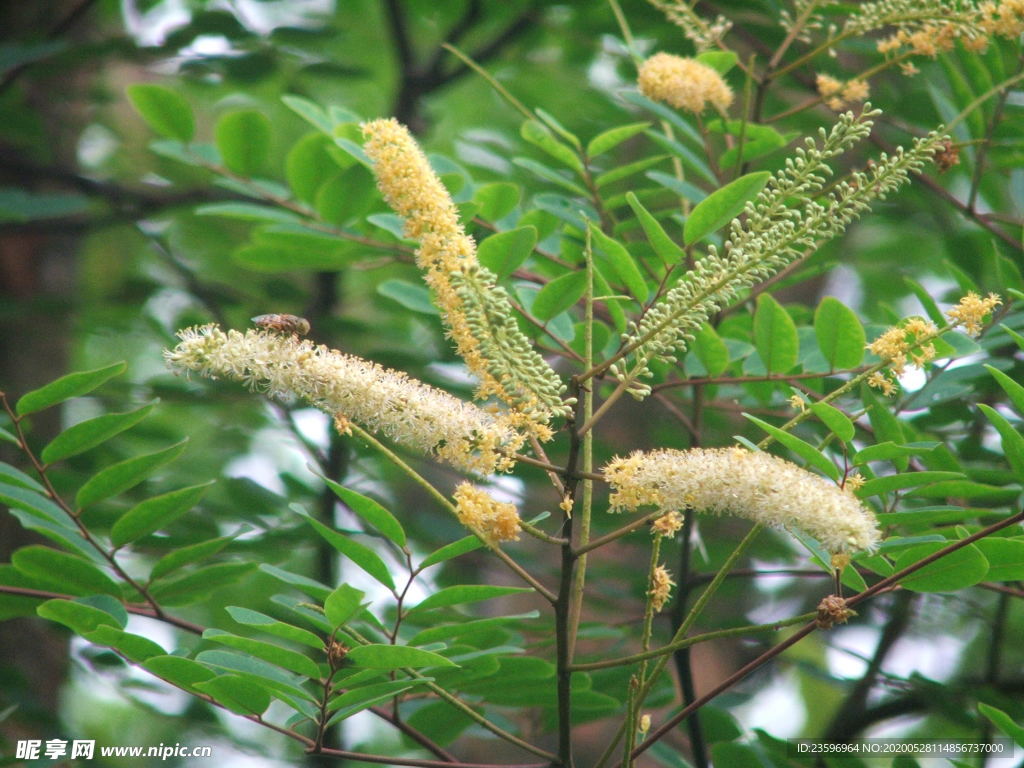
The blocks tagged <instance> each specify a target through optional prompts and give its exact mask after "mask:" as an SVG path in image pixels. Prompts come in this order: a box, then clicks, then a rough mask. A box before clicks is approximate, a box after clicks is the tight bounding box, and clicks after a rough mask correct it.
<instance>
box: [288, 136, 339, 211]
mask: <svg viewBox="0 0 1024 768" xmlns="http://www.w3.org/2000/svg"><path fill="white" fill-rule="evenodd" d="M331 146H333V142H332V141H331V140H330V139H329V138H328V137H327V136H324V135H323V134H320V133H310V134H307V135H306V136H304V137H303V138H301V139H299V141H298V142H297V143H296V144H295V146H293V147H292V148H291V149H290V150H289V151H288V155H287V156H286V157H285V177H286V178H287V179H288V185H289V186H290V187H291V188H292V191H293V192H294V193H295V196H296V197H297V198H299V200H302V201H303V202H306V203H312V202H313V201H314V200H315V199H316V193H317V190H318V189H319V188H320V185H321V184H323V183H324V182H326V181H328V180H329V179H330V178H331V177H332V176H334V175H335V174H336V173H337V172H338V170H339V168H340V167H341V166H339V165H338V164H337V163H336V162H335V161H334V159H333V158H332V157H331V154H330V152H328V151H327V148H328V147H331Z"/></svg>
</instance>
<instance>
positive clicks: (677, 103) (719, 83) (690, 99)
mask: <svg viewBox="0 0 1024 768" xmlns="http://www.w3.org/2000/svg"><path fill="white" fill-rule="evenodd" d="M637 85H638V87H639V88H640V93H642V94H643V95H644V96H646V97H647V98H648V99H650V100H651V101H661V102H664V103H665V104H668V105H669V106H671V107H675V108H676V109H685V110H686V111H687V112H693V113H694V114H696V115H699V114H700V113H701V112H703V111H704V110H706V109H707V108H708V107H709V106H712V107H714V108H715V109H717V110H718V111H719V112H724V111H725V110H726V109H728V108H729V105H730V104H732V99H733V95H732V89H731V88H729V86H728V85H727V84H726V82H725V80H723V79H722V76H721V75H720V74H718V72H717V71H716V70H714V69H712V68H711V67H709V66H708V65H707V64H703V63H701V62H699V61H697V60H696V59H685V58H683V57H682V56H674V55H673V54H671V53H656V54H654V55H653V56H651V57H650V58H649V59H647V61H645V62H644V63H643V64H641V65H640V71H639V74H638V77H637Z"/></svg>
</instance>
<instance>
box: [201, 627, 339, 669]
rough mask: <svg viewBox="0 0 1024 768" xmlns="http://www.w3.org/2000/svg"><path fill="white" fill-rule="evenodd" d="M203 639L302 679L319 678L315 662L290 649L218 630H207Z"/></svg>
mask: <svg viewBox="0 0 1024 768" xmlns="http://www.w3.org/2000/svg"><path fill="white" fill-rule="evenodd" d="M203 639H204V640H212V641H213V642H215V643H220V644H221V645H226V646H228V647H229V648H235V649H237V650H239V651H243V652H244V653H247V654H249V655H250V656H255V657H256V658H257V659H263V660H264V661H269V662H270V663H271V664H275V665H277V666H279V667H281V668H282V669H287V670H288V671H289V672H294V673H296V674H298V675H303V676H304V677H309V678H313V679H316V678H318V677H319V676H320V669H319V668H318V667H317V665H316V662H314V661H313V660H312V659H311V658H309V657H308V656H303V655H302V654H301V653H299V652H298V651H293V650H291V649H290V648H283V647H281V646H279V645H275V644H273V643H268V642H265V641H263V640H254V639H252V638H251V637H242V636H241V635H233V634H231V633H230V632H224V631H223V630H219V629H207V630H206V631H204V632H203Z"/></svg>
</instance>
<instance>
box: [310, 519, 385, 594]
mask: <svg viewBox="0 0 1024 768" xmlns="http://www.w3.org/2000/svg"><path fill="white" fill-rule="evenodd" d="M300 514H302V516H303V517H304V518H305V519H306V522H307V523H309V524H310V525H311V526H313V529H314V530H315V531H316V532H317V533H319V534H320V536H321V537H322V538H323V539H324V541H326V542H327V543H328V544H330V545H331V546H332V547H334V548H335V549H336V550H338V551H339V552H340V553H341V554H343V555H344V556H345V557H347V558H348V559H349V560H351V561H352V562H353V563H355V564H356V565H358V566H359V567H360V568H362V569H363V570H364V571H366V572H367V573H368V574H370V575H371V576H373V578H375V579H376V580H377V581H379V582H380V583H381V584H383V585H384V586H385V587H387V588H388V589H390V590H394V588H395V582H394V580H393V579H392V578H391V571H390V570H389V569H388V566H387V564H386V563H385V562H384V561H383V560H382V559H381V557H380V555H378V554H377V553H376V552H374V551H373V550H372V549H370V548H369V547H367V546H365V545H363V544H360V543H359V542H358V541H356V540H355V539H352V538H350V537H349V536H346V535H345V534H343V533H339V532H338V531H335V530H333V529H331V528H328V527H327V526H326V525H324V524H323V523H321V522H320V521H319V520H315V519H313V518H312V517H309V516H308V515H306V514H304V513H301V512H300Z"/></svg>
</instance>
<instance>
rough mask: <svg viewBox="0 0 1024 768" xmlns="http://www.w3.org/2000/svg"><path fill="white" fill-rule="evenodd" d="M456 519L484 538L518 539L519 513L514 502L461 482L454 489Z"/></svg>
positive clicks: (487, 539) (496, 540) (495, 539)
mask: <svg viewBox="0 0 1024 768" xmlns="http://www.w3.org/2000/svg"><path fill="white" fill-rule="evenodd" d="M454 495H455V513H456V514H457V515H458V516H459V522H461V523H462V524H463V525H464V526H466V527H467V528H469V530H471V531H473V532H474V533H477V534H479V535H480V536H481V537H482V538H483V539H484V540H485V541H487V542H489V543H491V544H496V543H498V542H500V541H519V531H520V530H521V528H520V525H519V512H517V511H516V508H515V505H513V504H508V503H506V502H502V501H497V500H495V499H494V498H493V497H492V496H491V495H490V494H489V493H487V491H485V490H483V489H482V488H478V487H476V486H475V485H470V484H469V483H466V482H463V483H459V486H458V487H457V488H456V489H455V494H454Z"/></svg>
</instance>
